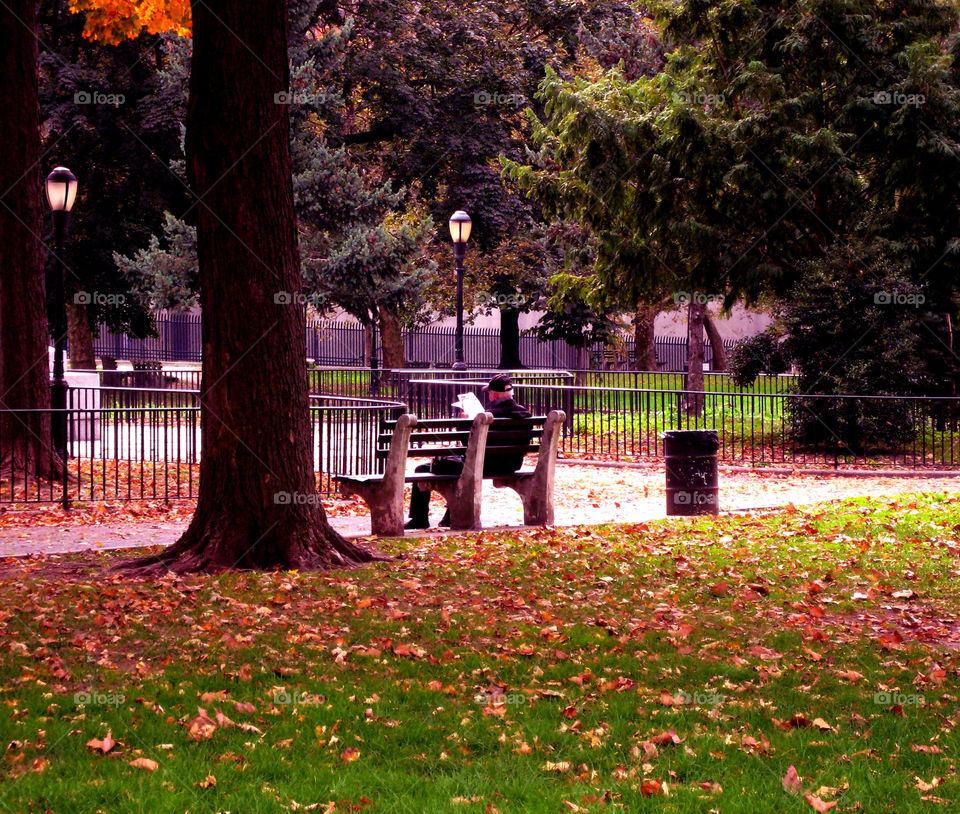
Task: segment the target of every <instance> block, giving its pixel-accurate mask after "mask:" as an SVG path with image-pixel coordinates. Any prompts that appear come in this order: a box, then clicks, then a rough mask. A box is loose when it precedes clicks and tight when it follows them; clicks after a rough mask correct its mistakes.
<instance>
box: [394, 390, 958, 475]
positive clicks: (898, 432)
mask: <svg viewBox="0 0 960 814" xmlns="http://www.w3.org/2000/svg"><path fill="white" fill-rule="evenodd" d="M483 384H484V382H483V381H482V380H478V379H474V380H461V381H449V380H448V381H438V380H433V379H415V380H412V381H410V382H409V398H408V399H407V401H408V404H409V407H410V411H411V412H412V413H414V414H415V415H417V416H421V417H425V418H440V417H445V416H448V415H449V414H450V404H451V402H452V401H453V400H454V397H455V396H456V394H457V393H459V392H466V391H467V390H471V391H474V392H477V393H478V395H479V394H480V393H479V391H480V389H481V388H482V386H483ZM514 391H515V397H516V398H517V400H518V401H520V402H521V403H522V404H524V405H526V406H527V407H528V408H529V409H530V410H531V411H532V412H534V413H535V414H538V415H544V414H546V413H548V412H549V411H550V410H553V409H562V410H563V411H564V412H565V413H566V414H567V422H566V425H565V428H564V438H563V441H562V445H561V449H562V451H563V454H564V455H566V456H568V457H574V458H588V459H597V460H613V461H637V460H640V459H643V458H661V457H662V456H663V440H662V438H661V434H662V433H663V432H664V431H666V430H683V429H716V430H717V431H718V434H719V437H720V449H719V451H718V457H719V459H720V461H722V462H723V463H726V464H740V465H744V466H755V467H762V466H770V465H776V464H784V465H790V466H803V467H831V468H839V467H850V466H856V467H874V468H875V467H905V468H915V469H923V468H943V469H952V468H956V467H958V466H960V399H958V398H947V397H942V398H941V397H930V398H927V397H898V396H820V395H812V396H811V395H800V394H795V393H789V392H714V391H695V392H694V391H684V390H681V389H671V390H652V389H635V388H617V387H582V386H575V385H570V384H553V385H544V384H536V383H526V382H515V384H514Z"/></svg>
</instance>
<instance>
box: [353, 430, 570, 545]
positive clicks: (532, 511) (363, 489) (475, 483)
mask: <svg viewBox="0 0 960 814" xmlns="http://www.w3.org/2000/svg"><path fill="white" fill-rule="evenodd" d="M564 418H565V416H564V414H563V412H562V411H553V412H551V413H550V415H549V416H547V417H539V418H528V419H508V418H503V419H494V418H493V416H492V415H491V414H490V413H480V414H479V415H478V416H477V417H476V418H474V419H463V418H450V419H428V420H422V419H419V420H418V419H417V418H416V416H413V415H410V414H409V413H407V414H404V415H402V416H400V417H399V418H398V419H397V420H396V421H387V422H384V425H383V431H382V432H381V433H380V435H379V437H378V443H377V446H378V450H377V454H378V456H379V457H383V458H385V463H384V471H383V472H382V473H378V474H371V475H338V476H336V477H335V478H334V479H335V480H336V481H337V482H338V483H339V484H340V490H341V492H342V493H343V494H347V495H350V494H356V495H359V496H360V497H361V498H362V499H363V500H364V501H365V502H366V504H367V506H369V508H370V523H371V530H372V532H373V533H374V534H378V535H381V536H401V535H402V534H403V524H404V514H405V513H404V501H403V497H404V492H403V489H404V484H406V483H412V484H418V483H428V484H429V485H430V488H431V489H435V490H436V491H438V492H440V494H442V495H443V497H444V498H445V499H446V501H447V505H448V507H449V509H450V528H451V529H459V530H464V529H479V528H480V527H481V525H480V507H481V486H482V481H483V479H484V477H483V462H484V458H485V456H486V454H487V453H488V452H496V453H520V454H527V453H534V452H535V453H537V464H536V466H535V467H529V468H523V469H520V470H518V471H517V472H514V473H511V474H508V475H495V476H490V479H491V480H492V481H493V485H494V486H495V487H498V488H510V489H514V490H515V491H516V492H517V493H518V494H519V495H520V498H521V500H522V501H523V507H524V508H523V516H524V523H526V524H528V525H540V524H551V523H552V522H553V479H554V471H555V467H556V457H557V447H558V445H559V442H560V433H561V431H562V427H563V422H564ZM494 425H495V426H496V428H497V429H496V434H495V437H496V443H495V445H493V446H490V445H489V444H488V443H487V441H488V437H489V436H488V433H489V430H490V427H491V426H494ZM452 455H463V456H464V465H463V471H462V472H461V473H460V474H459V475H440V474H434V473H432V472H410V473H407V472H406V463H407V460H408V459H409V458H442V457H448V456H452Z"/></svg>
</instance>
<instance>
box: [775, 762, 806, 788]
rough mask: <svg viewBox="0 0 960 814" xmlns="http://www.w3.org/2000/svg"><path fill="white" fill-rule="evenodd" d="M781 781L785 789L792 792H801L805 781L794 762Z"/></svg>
mask: <svg viewBox="0 0 960 814" xmlns="http://www.w3.org/2000/svg"><path fill="white" fill-rule="evenodd" d="M780 782H781V783H782V784H783V790H784V791H786V792H789V793H790V794H799V793H800V792H801V791H803V782H802V781H801V779H800V775H799V774H797V767H796V766H794V765H793V764H791V765H790V768H789V769H787V773H786V774H785V775H784V776H783V780H781V781H780Z"/></svg>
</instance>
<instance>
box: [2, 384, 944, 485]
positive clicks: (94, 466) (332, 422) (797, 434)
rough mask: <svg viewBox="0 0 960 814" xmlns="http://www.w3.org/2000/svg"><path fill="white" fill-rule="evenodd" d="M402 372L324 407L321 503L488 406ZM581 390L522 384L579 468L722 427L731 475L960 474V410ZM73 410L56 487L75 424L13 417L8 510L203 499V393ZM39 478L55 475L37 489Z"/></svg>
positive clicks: (800, 397)
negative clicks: (429, 421) (556, 414)
mask: <svg viewBox="0 0 960 814" xmlns="http://www.w3.org/2000/svg"><path fill="white" fill-rule="evenodd" d="M359 372H360V371H353V372H352V374H351V376H352V377H353V378H350V379H349V380H348V379H346V378H341V379H339V380H335V379H333V378H330V377H327V378H324V376H326V375H327V373H328V372H326V371H313V373H316V374H317V376H318V378H317V380H316V381H315V382H314V383H315V384H324V385H327V384H330V383H331V382H334V381H339V383H340V385H341V389H343V390H348V389H351V388H356V389H362V388H363V387H364V386H366V385H369V384H370V381H369V380H367V381H364V380H363V379H362V377H359V376H358V374H359ZM363 372H364V373H369V371H368V370H364V371H363ZM338 373H339V374H340V375H341V376H344V375H345V373H344V372H343V371H338ZM393 373H394V374H395V375H394V376H393V379H392V381H391V382H390V384H389V388H388V389H391V390H392V391H393V392H396V393H401V392H402V394H403V397H402V398H400V397H391V396H384V397H383V398H379V399H371V398H367V397H365V396H363V395H360V394H358V393H342V394H337V395H330V394H324V395H314V396H311V406H310V420H311V426H312V436H311V446H312V450H313V458H314V469H315V472H316V475H317V485H318V488H319V489H320V491H321V492H323V493H327V494H329V493H331V492H332V491H333V483H332V480H331V476H332V475H333V474H340V473H353V474H356V473H359V472H364V471H377V468H378V467H379V466H380V465H381V463H380V462H379V461H378V460H377V458H376V455H375V450H376V436H377V432H378V430H379V429H380V427H381V425H382V422H383V421H384V420H385V419H388V418H395V417H396V416H397V415H398V414H399V413H400V412H402V411H404V410H406V409H409V411H410V412H412V413H414V414H415V415H417V416H419V417H421V418H442V417H446V416H448V415H450V411H451V404H452V402H454V401H455V400H456V398H457V396H458V395H459V394H460V393H463V392H475V393H477V394H478V395H481V397H482V393H481V389H482V387H483V385H484V384H485V383H486V381H487V376H486V375H484V374H483V371H473V372H470V371H468V372H467V373H466V374H454V373H452V372H450V371H421V372H420V373H419V374H418V375H414V372H412V371H407V372H406V374H405V375H404V376H400V375H398V372H396V371H394V372H393ZM424 373H427V374H428V375H423V374H424ZM331 376H332V374H331ZM678 379H681V380H682V377H678ZM573 381H574V378H573V377H572V376H571V375H570V374H569V373H565V372H558V371H524V372H522V373H521V374H518V375H517V377H516V378H515V381H514V389H515V391H516V398H517V400H518V401H520V402H521V403H523V404H526V405H527V406H528V407H529V408H530V409H531V410H532V411H533V412H534V413H535V414H540V415H543V414H546V413H548V412H549V411H550V410H552V409H562V410H564V411H565V412H566V414H567V421H566V424H565V427H564V437H563V440H562V445H561V449H562V453H563V455H564V456H566V457H568V458H585V459H592V460H611V461H638V460H642V459H649V458H661V457H662V456H663V441H662V438H661V434H662V433H663V432H664V431H665V430H677V429H703V428H709V429H716V430H717V431H718V434H719V438H720V449H719V452H718V456H719V459H720V461H721V462H723V463H726V464H740V465H745V466H754V467H763V466H775V465H789V466H792V467H834V468H839V467H851V466H855V467H864V468H890V467H905V468H911V469H960V399H958V398H948V397H930V398H926V397H905V396H903V397H901V396H820V395H804V394H796V393H791V392H783V391H777V390H776V389H775V388H776V387H779V386H781V384H782V383H781V382H780V380H779V379H778V380H776V381H771V382H769V383H768V385H765V386H764V387H765V388H766V389H764V387H761V388H758V389H756V390H755V391H752V392H724V391H716V390H707V391H696V392H694V391H688V390H683V389H680V388H678V387H674V388H670V389H652V388H636V387H611V386H603V387H598V386H581V385H576V384H574V383H573ZM668 383H669V384H675V382H673V381H670V382H668ZM385 387H386V385H385ZM68 403H69V405H70V406H69V407H68V409H67V410H65V411H64V412H65V414H66V415H65V419H66V424H67V437H68V448H69V453H70V457H69V460H68V465H67V469H66V471H63V470H62V468H61V471H60V473H59V474H58V475H56V476H54V477H50V476H49V473H50V472H52V471H54V470H53V465H54V463H55V462H54V461H53V460H52V457H51V456H52V453H51V452H50V444H49V438H50V427H51V422H52V421H54V420H55V419H56V418H57V417H58V416H60V415H61V413H59V412H58V411H55V410H3V411H0V461H2V462H4V464H5V466H4V467H3V469H2V470H0V503H19V502H63V503H69V502H71V501H110V500H141V499H150V500H165V501H169V500H177V499H185V498H193V497H196V495H197V488H198V484H199V463H200V451H201V432H202V427H201V423H202V422H201V410H200V407H199V406H198V405H199V392H198V391H196V390H187V389H173V388H159V389H150V388H111V387H104V388H75V389H72V390H71V391H70V396H69V402H68ZM43 439H46V440H43ZM37 441H42V443H37ZM38 458H39V460H38ZM38 472H40V473H43V476H42V477H36V476H35V475H36V473H38Z"/></svg>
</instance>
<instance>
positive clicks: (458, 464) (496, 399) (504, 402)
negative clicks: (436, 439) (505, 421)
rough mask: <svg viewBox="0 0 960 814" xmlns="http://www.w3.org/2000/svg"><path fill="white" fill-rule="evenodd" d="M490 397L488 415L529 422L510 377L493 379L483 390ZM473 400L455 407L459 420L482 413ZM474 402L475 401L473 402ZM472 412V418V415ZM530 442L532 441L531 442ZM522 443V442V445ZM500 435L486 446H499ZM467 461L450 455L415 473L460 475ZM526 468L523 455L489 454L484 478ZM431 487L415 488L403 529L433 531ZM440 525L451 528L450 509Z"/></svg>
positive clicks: (513, 439)
mask: <svg viewBox="0 0 960 814" xmlns="http://www.w3.org/2000/svg"><path fill="white" fill-rule="evenodd" d="M483 392H484V393H486V394H487V398H488V400H489V402H490V403H489V406H488V407H487V411H488V412H490V413H492V414H493V417H494V418H530V415H531V414H530V411H529V410H528V409H527V408H526V407H524V406H523V405H522V404H518V403H517V402H516V401H514V399H513V382H512V381H511V380H510V377H509V376H504V375H503V374H497V375H496V376H494V377H493V378H492V379H490V382H489V384H487V386H486V387H484V388H483ZM467 395H468V396H469V397H470V398H467V399H464V397H463V396H461V397H460V399H459V401H457V402H456V403H455V404H454V405H453V406H454V409H456V410H458V411H459V412H460V413H461V414H462V415H460V416H458V417H467V418H473V417H474V416H475V415H476V414H477V413H478V412H480V411H479V410H475V407H476V405H475V404H473V402H477V403H478V404H479V401H480V400H479V399H478V398H477V397H476V396H474V395H473V394H472V393H468V394H467ZM471 399H472V401H471ZM471 411H473V415H470V412H471ZM528 440H529V439H528ZM509 443H511V444H516V443H517V437H516V429H513V430H511V431H510V441H509ZM521 443H522V442H521ZM496 444H497V431H496V430H494V428H493V427H491V428H490V432H489V434H488V435H487V445H488V446H496ZM463 463H464V459H463V456H462V455H451V456H449V457H446V458H434V459H433V461H432V462H431V463H428V464H420V466H418V467H417V468H416V469H415V470H414V471H415V472H432V473H434V474H435V475H459V474H460V473H461V472H462V471H463ZM521 466H523V453H522V452H505V453H488V454H487V455H486V456H485V457H484V461H483V476H484V477H492V476H494V475H509V474H511V473H512V472H516V471H517V470H518V469H519V468H520V467H521ZM429 513H430V486H429V484H425V483H424V484H419V483H415V484H413V491H412V493H411V495H410V520H409V521H408V522H407V525H406V526H404V528H407V529H426V528H430V518H429ZM439 525H441V526H449V525H450V508H449V507H447V511H446V513H445V514H444V515H443V518H442V519H441V520H440V523H439Z"/></svg>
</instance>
